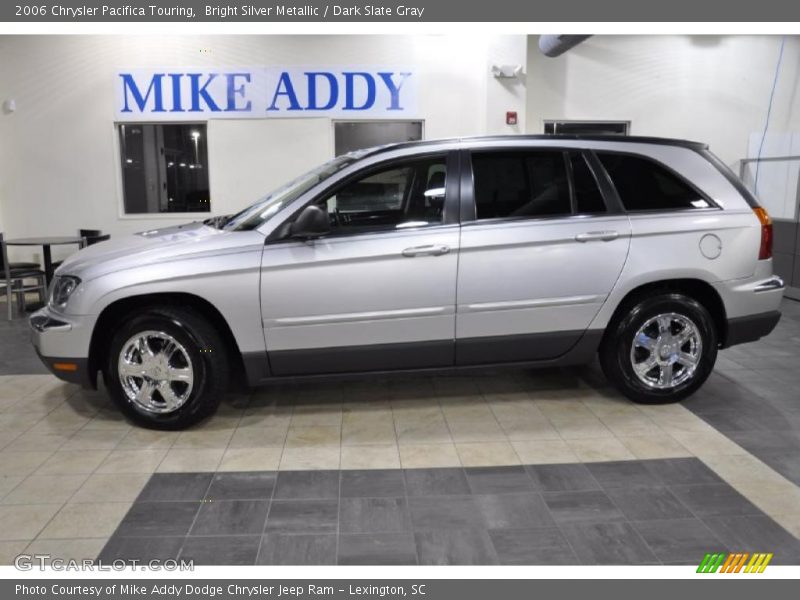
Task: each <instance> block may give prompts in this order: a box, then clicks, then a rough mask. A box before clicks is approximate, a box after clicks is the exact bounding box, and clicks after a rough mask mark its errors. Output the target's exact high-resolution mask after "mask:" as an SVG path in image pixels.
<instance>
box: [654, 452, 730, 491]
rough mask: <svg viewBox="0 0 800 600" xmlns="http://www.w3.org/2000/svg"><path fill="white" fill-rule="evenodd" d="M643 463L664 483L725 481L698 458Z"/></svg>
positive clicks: (686, 483) (682, 483)
mask: <svg viewBox="0 0 800 600" xmlns="http://www.w3.org/2000/svg"><path fill="white" fill-rule="evenodd" d="M642 465H643V466H644V467H645V468H646V469H647V470H648V471H650V472H651V473H652V474H653V475H654V476H655V477H656V478H657V479H658V480H659V481H660V482H661V483H662V484H664V485H691V484H695V483H723V481H722V479H720V478H719V475H717V474H716V473H714V471H712V470H711V469H709V468H708V467H707V466H706V465H704V464H703V463H702V462H700V461H699V460H698V459H696V458H668V459H664V460H645V461H642Z"/></svg>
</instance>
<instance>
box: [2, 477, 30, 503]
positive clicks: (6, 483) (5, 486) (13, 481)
mask: <svg viewBox="0 0 800 600" xmlns="http://www.w3.org/2000/svg"><path fill="white" fill-rule="evenodd" d="M23 481H25V477H23V476H22V475H0V500H2V499H3V497H4V496H5V495H6V494H8V493H10V492H11V490H13V489H14V488H15V487H17V486H18V485H19V484H20V483H22V482H23Z"/></svg>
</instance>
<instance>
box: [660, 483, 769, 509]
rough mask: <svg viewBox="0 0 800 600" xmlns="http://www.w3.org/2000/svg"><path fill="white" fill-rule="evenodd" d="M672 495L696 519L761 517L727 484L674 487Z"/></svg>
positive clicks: (752, 506)
mask: <svg viewBox="0 0 800 600" xmlns="http://www.w3.org/2000/svg"><path fill="white" fill-rule="evenodd" d="M670 490H671V491H672V493H673V494H674V495H675V496H676V497H677V498H678V499H679V500H680V501H681V502H683V504H684V505H685V506H686V507H687V508H688V509H689V510H691V511H692V512H693V513H694V514H695V515H697V516H698V517H716V516H726V515H759V516H760V515H762V514H763V513H762V512H761V510H759V509H758V507H756V506H755V505H754V504H753V503H752V502H750V501H749V500H748V499H747V498H745V497H744V496H742V495H741V494H740V493H739V492H737V491H736V490H735V489H733V488H732V487H731V486H729V485H728V484H727V483H717V484H713V483H712V484H707V485H676V486H672V487H671V488H670Z"/></svg>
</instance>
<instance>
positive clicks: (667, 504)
mask: <svg viewBox="0 0 800 600" xmlns="http://www.w3.org/2000/svg"><path fill="white" fill-rule="evenodd" d="M607 493H608V496H609V498H611V500H612V501H613V502H614V504H616V505H617V508H619V509H620V510H621V511H622V513H623V514H624V515H625V516H626V517H627V518H628V519H629V520H631V521H652V520H656V519H661V520H663V519H680V518H685V517H691V516H693V515H692V512H691V511H690V510H689V509H688V508H686V507H685V506H684V505H683V504H682V503H681V502H680V500H678V499H677V498H676V497H675V496H674V495H673V494H672V493H671V492H670V491H669V489H668V488H666V487H652V488H651V487H646V488H645V487H643V488H617V489H613V490H608V491H607Z"/></svg>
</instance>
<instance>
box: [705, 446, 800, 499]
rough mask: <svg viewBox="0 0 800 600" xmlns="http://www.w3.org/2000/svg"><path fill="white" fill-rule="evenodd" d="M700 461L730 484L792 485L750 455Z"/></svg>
mask: <svg viewBox="0 0 800 600" xmlns="http://www.w3.org/2000/svg"><path fill="white" fill-rule="evenodd" d="M702 461H703V462H704V463H705V464H706V465H707V466H708V467H709V468H710V469H711V470H712V471H714V472H715V473H716V474H717V475H719V476H720V477H722V479H724V480H725V481H727V482H728V483H730V484H737V483H744V484H750V485H780V484H787V485H792V484H791V483H789V482H788V481H786V480H785V479H784V478H783V476H781V475H780V474H779V473H776V472H775V471H774V470H772V469H771V468H770V467H769V466H768V465H766V464H764V463H763V462H761V461H760V460H759V459H757V458H756V457H755V456H753V455H752V454H715V455H707V456H703V457H702ZM798 512H800V506H799V507H798Z"/></svg>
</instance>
